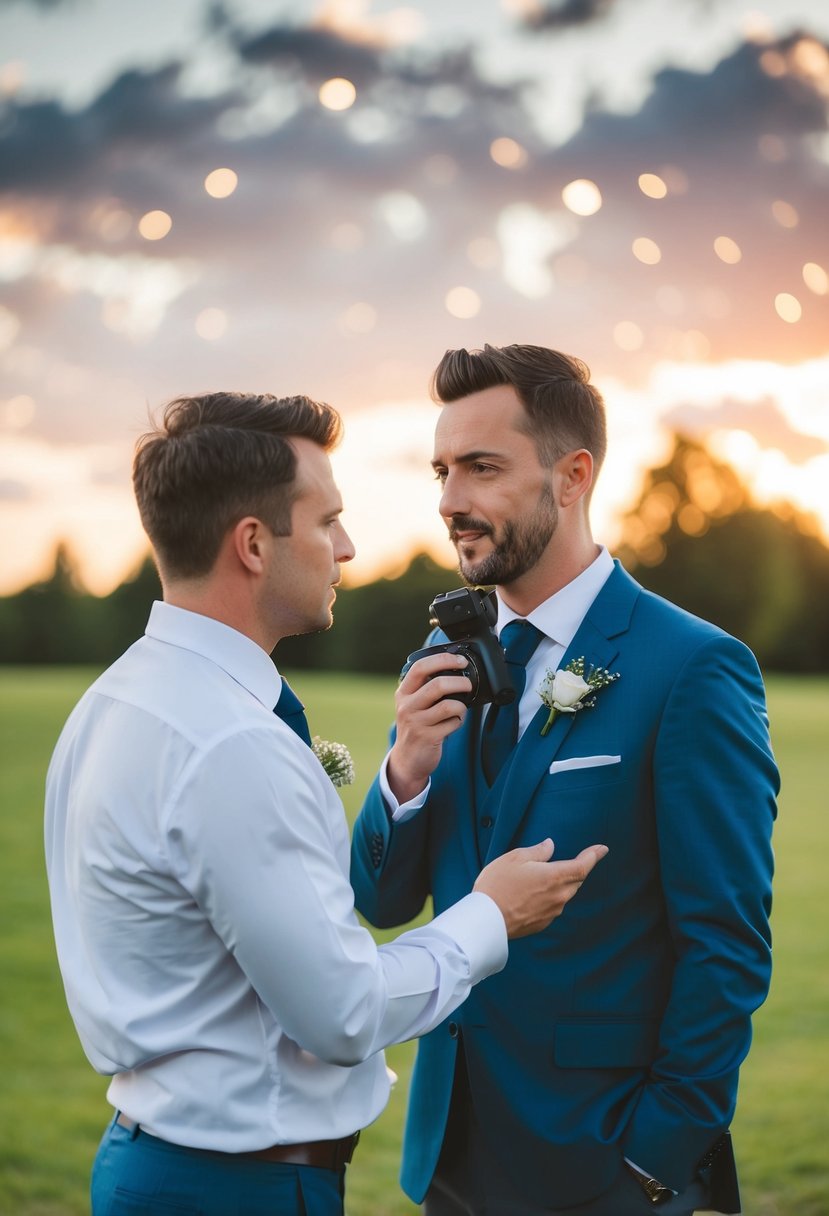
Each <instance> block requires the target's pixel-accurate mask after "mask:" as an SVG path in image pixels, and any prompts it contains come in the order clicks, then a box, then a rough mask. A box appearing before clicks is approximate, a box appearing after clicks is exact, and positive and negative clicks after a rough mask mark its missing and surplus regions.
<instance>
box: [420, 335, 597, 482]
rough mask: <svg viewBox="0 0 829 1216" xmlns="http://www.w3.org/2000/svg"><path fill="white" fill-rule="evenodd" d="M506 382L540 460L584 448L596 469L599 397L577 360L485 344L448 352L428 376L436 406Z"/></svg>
mask: <svg viewBox="0 0 829 1216" xmlns="http://www.w3.org/2000/svg"><path fill="white" fill-rule="evenodd" d="M496 384H509V385H512V387H513V388H514V389H515V391H516V393H517V394H518V397H519V399H520V400H521V403H522V405H523V406H524V409H525V411H526V415H527V417H526V425H525V426H524V427H522V429H523V430H524V431H525V432H526V434H528V435H529V436H530V437H531V438H532V439H534V440H535V444H536V447H537V449H538V456H539V459H540V460H541V461H542V463H544V464H548V465H552V464H554V463H555V462H556V461H557V460H558V459H560V457H562V456H563V455H564V454H565V453H566V452H572V451H574V450H575V449H576V448H586V449H587V450H588V451H589V452H590V453H591V455H592V457H593V461H594V464H595V467H596V470H597V471H598V469H599V468H601V465H602V461H603V460H604V457H605V452H606V451H607V424H606V421H605V409H604V401H603V399H602V395H601V393H600V392H599V390H598V389H597V388H595V387H594V385H592V384H591V383H590V368H589V367H588V366H587V364H586V363H583V362H582V361H581V359H575V358H573V356H572V355H563V354H562V353H561V352H560V351H557V350H549V349H548V348H547V347H546V346H518V345H515V346H488V345H487V346H484V348H483V350H471V351H470V350H464V349H460V350H448V351H447V352H446V354H445V355H444V356H443V358H442V359H441V361H440V363H439V364H438V366H437V368H436V370H435V374H434V376H433V377H432V396H433V397H434V398H435V400H436V401H438V402H440V403H441V404H448V403H449V402H451V401H458V400H459V399H460V398H461V397H468V396H469V395H470V394H471V393H478V392H481V391H482V390H483V389H487V388H493V387H494V386H495V385H496Z"/></svg>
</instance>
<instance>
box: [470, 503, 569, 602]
mask: <svg viewBox="0 0 829 1216" xmlns="http://www.w3.org/2000/svg"><path fill="white" fill-rule="evenodd" d="M557 527H558V508H557V507H556V504H555V500H554V498H553V493H552V486H551V484H550V482H549V481H547V482H545V483H544V486H543V488H542V490H541V493H540V495H539V497H538V502H537V503H536V506H535V510H534V511H533V512H532V514H531V515H529V516H525V517H524V518H523V519H519V520H512V519H508V520H507V521H506V522H505V523H504V526H503V536H502V539H501V540H500V541H498V543H497V544H496V545H495V547H494V548H493V550H492V552H491V553H488V554H487V556H486V557H484V558H481V560H480V561H479V562H467V561H465V560H464V557H463V554H462V552H461V550H460V548H459V547H458V545H457V542H456V543H455V548H456V550H457V553H458V566H459V570H460V573H461V577H462V578H463V579H465V581H466V582H467V583H469V585H470V586H473V587H475V586H499V587H506V586H508V585H509V584H510V583H514V582H516V580H517V579H519V578H521V576H522V575H524V574H526V573H527V572H528V571H529V570H532V569H533V567H534V566H536V565H537V563H538V562H539V560H540V559H541V557H542V555H543V554H544V552H545V550H546V548H547V546H548V545H549V543H550V541H551V540H552V538H553V536H554V535H555V531H556V528H557ZM482 530H483V529H482ZM485 530H486V533H487V535H488V536H490V537H493V539H494V536H493V531H492V529H490V528H486V529H485Z"/></svg>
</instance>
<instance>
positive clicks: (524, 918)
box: [474, 838, 609, 938]
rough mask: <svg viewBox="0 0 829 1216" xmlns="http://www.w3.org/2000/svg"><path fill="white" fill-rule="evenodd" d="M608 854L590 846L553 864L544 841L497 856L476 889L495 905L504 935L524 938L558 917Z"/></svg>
mask: <svg viewBox="0 0 829 1216" xmlns="http://www.w3.org/2000/svg"><path fill="white" fill-rule="evenodd" d="M608 851H609V850H608V848H607V846H606V845H603V844H596V845H589V846H588V847H587V848H586V849H582V851H581V852H580V853H579V854H578V856H577V857H572V858H569V859H567V860H566V861H551V860H550V858H551V857H552V855H553V842H552V840H550V839H549V838H547V839H546V840H541V841H539V842H538V844H534V845H530V846H528V847H524V848H518V849H513V850H511V852H509V853H504V854H502V856H500V857H497V858H495V860H494V861H491V862H490V863H489V864H488V865H487V866H485V867H484V869H483V870H482V871H481V873H480V874H479V875H478V879H477V881H476V882H475V886H474V889H475V890H477V891H483V892H484V893H485V894H486V895H489V896H490V897H491V898H492V899H494V901H495V903H497V905H498V907H499V908H500V909H501V912H502V914H503V917H504V923H505V925H506V928H507V936H508V937H510V938H514V937H525V936H527V935H528V934H530V933H537V932H538V931H539V930H541V929H544V928H546V927H547V925H549V924H550V922H551V921H553V920H555V918H556V917H557V916H560V915H561V913H562V912H563V911H564V909H565V907H566V906H567V904H568V903H569V901H570V900H571V899H572V898H573V897H574V896H575V895H577V893H578V891H579V889H580V888H581V886H582V884H583V883H584V882H585V880H586V879H587V878H588V876H589V875H590V873H591V872H592V870H593V869H594V868H595V867H596V866H597V865H598V863H599V862H600V861H601V860H602V858H603V857H605V856H606V855H607V853H608Z"/></svg>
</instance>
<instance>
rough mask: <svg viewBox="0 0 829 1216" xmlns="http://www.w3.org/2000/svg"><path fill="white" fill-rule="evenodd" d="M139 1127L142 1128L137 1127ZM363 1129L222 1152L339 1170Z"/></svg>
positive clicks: (130, 1126)
mask: <svg viewBox="0 0 829 1216" xmlns="http://www.w3.org/2000/svg"><path fill="white" fill-rule="evenodd" d="M115 1122H116V1123H117V1124H118V1125H119V1126H120V1127H125V1128H126V1129H127V1131H130V1132H132V1131H135V1130H136V1124H135V1122H134V1121H133V1120H132V1119H130V1118H128V1116H127V1115H125V1114H123V1113H119V1114H118V1116H117V1118H116V1120H115ZM138 1130H139V1131H140V1130H141V1129H140V1128H138ZM359 1139H360V1133H359V1132H355V1133H354V1135H353V1136H343V1137H342V1139H341V1140H310V1141H307V1142H306V1143H305V1144H272V1145H271V1146H270V1148H260V1149H255V1150H254V1151H253V1152H249V1153H221V1154H220V1155H221V1156H222V1157H232V1158H233V1159H234V1160H235V1161H276V1162H281V1163H282V1164H283V1165H313V1166H315V1167H316V1168H317V1169H321V1170H340V1169H342V1168H343V1166H345V1165H348V1163H349V1161H350V1160H351V1158H352V1156H353V1154H354V1149H355V1148H356V1147H357V1141H358V1140H359ZM190 1151H191V1152H216V1151H217V1150H215V1149H195V1150H193V1149H191V1150H190Z"/></svg>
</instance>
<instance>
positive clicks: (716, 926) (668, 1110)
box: [623, 635, 779, 1190]
mask: <svg viewBox="0 0 829 1216" xmlns="http://www.w3.org/2000/svg"><path fill="white" fill-rule="evenodd" d="M653 780H654V805H655V815H656V832H657V848H658V862H659V866H660V872H661V877H662V889H663V896H664V900H665V908H666V915H667V918H668V922H669V925H670V931H671V935H672V938H673V943H674V954H675V959H676V962H675V969H674V975H673V982H672V986H671V990H670V995H669V999H668V1004H667V1006H666V1009H665V1012H664V1017H663V1019H662V1023H661V1028H660V1036H659V1048H658V1053H657V1056H656V1058H655V1060H654V1063H653V1065H652V1066H651V1071H650V1075H649V1077H648V1079H647V1082H646V1084H645V1085H644V1086H643V1089H642V1092H641V1094H640V1097H639V1100H638V1103H637V1105H636V1107H635V1109H634V1111H633V1114H632V1117H631V1120H630V1123H629V1125H628V1129H627V1133H626V1137H625V1142H624V1146H623V1147H624V1154H625V1156H626V1157H628V1158H630V1159H631V1160H633V1161H635V1162H637V1164H638V1165H640V1166H641V1167H642V1168H643V1169H647V1170H649V1171H651V1172H652V1173H653V1174H654V1175H655V1176H656V1177H657V1178H658V1179H659V1180H660V1181H661V1182H663V1183H664V1184H665V1185H667V1186H670V1187H672V1188H673V1189H674V1190H682V1189H684V1187H685V1186H687V1185H688V1183H689V1181H690V1179H691V1178H692V1176H693V1174H694V1170H695V1167H696V1164H697V1162H698V1161H699V1159H700V1158H701V1157H702V1156H703V1154H704V1153H705V1152H706V1151H707V1150H708V1149H709V1148H710V1146H711V1144H712V1143H713V1142H714V1141H715V1140H716V1139H717V1137H718V1136H719V1135H720V1134H721V1132H722V1131H723V1130H724V1129H725V1128H726V1127H727V1126H728V1124H729V1121H730V1119H731V1117H732V1115H733V1112H734V1105H735V1101H736V1089H737V1074H738V1070H739V1067H740V1064H741V1063H742V1061H743V1060H744V1059H745V1056H746V1054H747V1052H748V1049H749V1044H750V1041H751V1024H750V1018H751V1014H752V1013H753V1011H754V1010H755V1009H756V1008H757V1007H758V1006H759V1005H760V1004H762V1002H763V1000H764V999H765V997H766V994H767V991H768V987H769V980H770V975H771V934H770V929H769V914H770V910H771V879H772V870H773V855H772V849H771V832H772V823H773V820H774V817H775V796H776V794H777V792H778V789H779V779H778V773H777V768H776V765H775V763H774V758H773V755H772V751H771V744H770V741H769V735H768V719H767V715H766V706H765V694H764V690H763V683H762V679H761V677H760V672H759V670H758V668H757V664H756V662H755V660H754V656H753V655H752V654H751V652H750V651H749V650H748V649H747V648H746V647H745V646H743V645H742V643H740V642H737V641H736V640H735V639H733V638H728V637H724V636H722V635H717V636H716V637H714V638H710V639H708V640H706V641H705V642H704V643H703V644H702V645H701V646H700V647H699V648H698V649H697V650H696V651H695V653H694V654H692V655H691V657H690V658H689V659H688V660H687V662H686V663H685V665H684V667H683V669H682V670H681V671H680V673H679V675H678V677H677V678H676V680H675V682H674V685H673V688H672V689H671V692H670V695H669V697H668V699H667V702H666V706H665V710H664V714H663V718H662V721H661V724H660V727H659V731H658V736H657V739H656V745H655V752H654V770H653ZM680 1146H681V1147H680ZM680 1161H681V1162H682V1165H681V1166H680V1165H678V1164H677V1163H678V1162H680ZM663 1163H664V1166H663Z"/></svg>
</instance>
